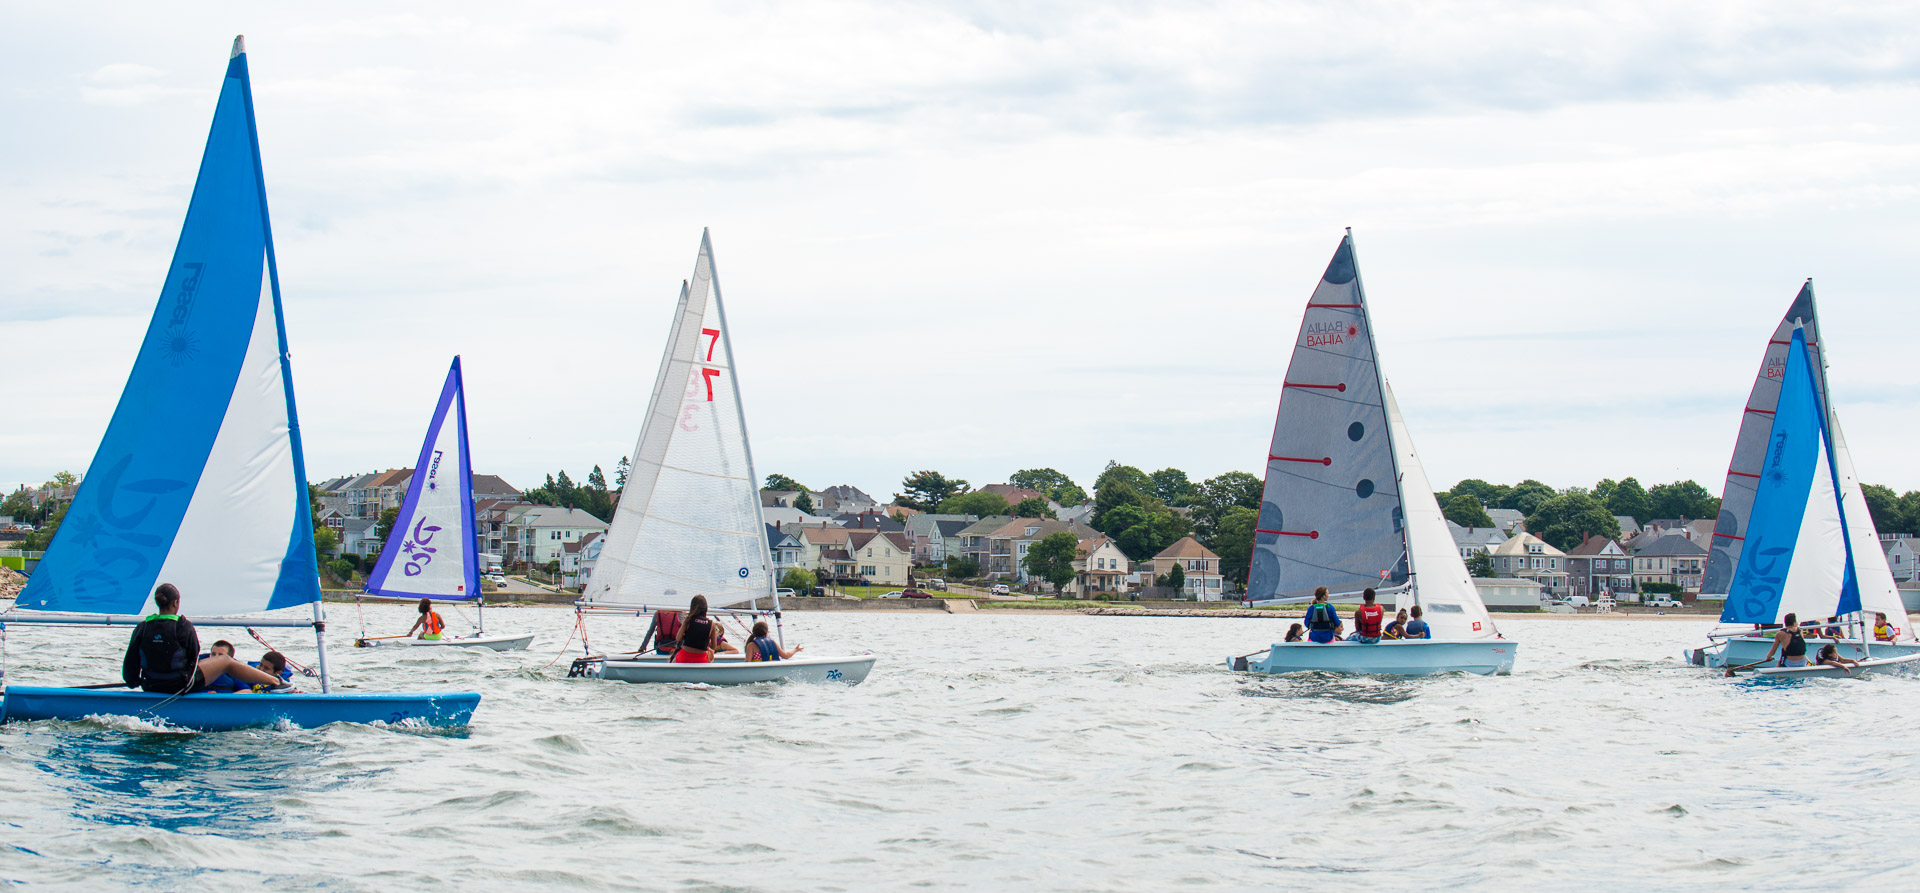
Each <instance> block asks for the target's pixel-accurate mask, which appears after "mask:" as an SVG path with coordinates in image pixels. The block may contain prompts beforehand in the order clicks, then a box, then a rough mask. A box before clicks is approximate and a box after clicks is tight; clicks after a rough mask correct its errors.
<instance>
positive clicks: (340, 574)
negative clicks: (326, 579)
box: [327, 558, 353, 584]
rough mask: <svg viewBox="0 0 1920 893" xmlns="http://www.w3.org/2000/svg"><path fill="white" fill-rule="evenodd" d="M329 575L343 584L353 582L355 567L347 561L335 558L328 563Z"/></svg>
mask: <svg viewBox="0 0 1920 893" xmlns="http://www.w3.org/2000/svg"><path fill="white" fill-rule="evenodd" d="M327 573H329V574H332V575H333V578H334V579H335V580H338V581H340V582H341V583H342V584H347V583H352V582H353V565H351V564H349V563H347V561H346V560H345V559H342V558H335V559H334V560H332V561H329V562H327Z"/></svg>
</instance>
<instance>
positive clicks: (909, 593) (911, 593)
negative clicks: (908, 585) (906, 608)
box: [900, 589, 933, 598]
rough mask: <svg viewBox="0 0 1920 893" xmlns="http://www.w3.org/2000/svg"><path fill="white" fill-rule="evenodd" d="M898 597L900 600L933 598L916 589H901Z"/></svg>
mask: <svg viewBox="0 0 1920 893" xmlns="http://www.w3.org/2000/svg"><path fill="white" fill-rule="evenodd" d="M900 597H901V598H933V596H931V595H928V594H927V593H925V592H922V591H920V590H918V589H902V590H900Z"/></svg>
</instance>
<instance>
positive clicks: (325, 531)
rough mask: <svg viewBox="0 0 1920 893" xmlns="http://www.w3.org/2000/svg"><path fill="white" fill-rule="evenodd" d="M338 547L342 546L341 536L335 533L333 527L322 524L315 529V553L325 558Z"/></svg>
mask: <svg viewBox="0 0 1920 893" xmlns="http://www.w3.org/2000/svg"><path fill="white" fill-rule="evenodd" d="M338 548H340V537H339V536H337V535H335V534H334V532H333V528H331V527H325V526H322V527H315V528H314V529H313V554H314V555H316V556H319V557H320V558H325V557H327V556H328V555H332V554H333V550H335V549H338Z"/></svg>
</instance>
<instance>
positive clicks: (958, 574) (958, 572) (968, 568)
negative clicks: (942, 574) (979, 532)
mask: <svg viewBox="0 0 1920 893" xmlns="http://www.w3.org/2000/svg"><path fill="white" fill-rule="evenodd" d="M978 576H980V562H979V560H978V559H974V558H969V557H967V556H965V555H948V556H947V579H949V580H971V579H973V578H974V577H978Z"/></svg>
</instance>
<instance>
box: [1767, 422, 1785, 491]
mask: <svg viewBox="0 0 1920 893" xmlns="http://www.w3.org/2000/svg"><path fill="white" fill-rule="evenodd" d="M1786 452H1787V432H1785V431H1775V432H1773V449H1771V450H1768V451H1767V453H1768V455H1767V478H1768V480H1771V481H1773V482H1774V483H1776V484H1782V483H1786V480H1787V469H1786V467H1785V465H1786V458H1787V457H1786Z"/></svg>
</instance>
